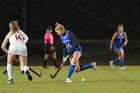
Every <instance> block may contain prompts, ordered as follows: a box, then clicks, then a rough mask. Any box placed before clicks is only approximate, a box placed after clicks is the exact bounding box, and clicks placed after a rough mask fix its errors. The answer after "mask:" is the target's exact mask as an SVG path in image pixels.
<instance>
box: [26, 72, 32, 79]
mask: <svg viewBox="0 0 140 93" xmlns="http://www.w3.org/2000/svg"><path fill="white" fill-rule="evenodd" d="M26 74H27V75H28V79H29V81H32V79H33V77H32V75H31V74H30V73H29V71H26Z"/></svg>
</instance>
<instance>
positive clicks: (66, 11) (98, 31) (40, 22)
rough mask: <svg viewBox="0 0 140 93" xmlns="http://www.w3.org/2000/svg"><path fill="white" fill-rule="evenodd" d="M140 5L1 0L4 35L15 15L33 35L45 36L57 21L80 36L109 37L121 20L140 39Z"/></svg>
mask: <svg viewBox="0 0 140 93" xmlns="http://www.w3.org/2000/svg"><path fill="white" fill-rule="evenodd" d="M23 6H24V7H25V10H26V16H25V18H24V16H23V14H24V13H23V12H24V11H23V10H24V7H23ZM139 9H140V8H139V0H26V1H25V2H24V1H23V0H1V2H0V11H1V13H0V39H3V38H4V37H5V35H6V34H7V33H8V31H9V27H8V24H9V21H11V20H15V19H16V20H18V21H19V25H20V28H21V29H22V30H24V31H25V32H26V33H27V35H28V36H29V38H30V39H42V38H43V35H44V33H45V28H46V27H47V26H52V27H53V28H54V24H55V22H59V23H61V24H63V25H64V26H65V28H66V29H67V30H70V31H72V32H73V33H74V34H75V35H76V36H77V37H78V39H109V38H110V37H111V36H112V34H113V33H114V31H116V29H115V26H116V25H117V24H119V23H122V24H124V27H125V31H126V32H127V33H128V35H129V37H131V39H140V29H139V27H140V10H139ZM24 19H25V21H24ZM24 22H25V24H24ZM24 27H25V28H24ZM53 33H54V35H55V36H56V33H55V32H53Z"/></svg>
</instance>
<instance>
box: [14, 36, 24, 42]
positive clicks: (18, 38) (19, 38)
mask: <svg viewBox="0 0 140 93" xmlns="http://www.w3.org/2000/svg"><path fill="white" fill-rule="evenodd" d="M15 37H16V40H21V41H22V40H24V37H23V39H22V38H21V36H20V35H15Z"/></svg>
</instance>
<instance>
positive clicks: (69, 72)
mask: <svg viewBox="0 0 140 93" xmlns="http://www.w3.org/2000/svg"><path fill="white" fill-rule="evenodd" d="M74 70H75V65H70V67H69V70H68V75H67V78H70V77H71V75H72V74H73V71H74Z"/></svg>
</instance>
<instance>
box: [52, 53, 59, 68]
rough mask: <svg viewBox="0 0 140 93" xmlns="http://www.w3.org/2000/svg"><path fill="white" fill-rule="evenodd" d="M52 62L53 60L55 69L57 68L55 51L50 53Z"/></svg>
mask: <svg viewBox="0 0 140 93" xmlns="http://www.w3.org/2000/svg"><path fill="white" fill-rule="evenodd" d="M52 60H53V63H54V66H55V68H58V65H57V63H56V52H55V51H53V52H52Z"/></svg>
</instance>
